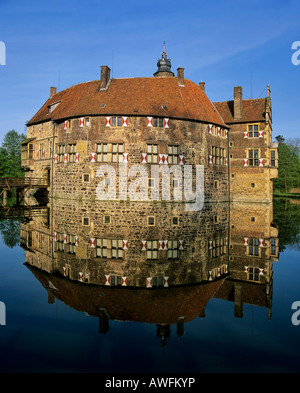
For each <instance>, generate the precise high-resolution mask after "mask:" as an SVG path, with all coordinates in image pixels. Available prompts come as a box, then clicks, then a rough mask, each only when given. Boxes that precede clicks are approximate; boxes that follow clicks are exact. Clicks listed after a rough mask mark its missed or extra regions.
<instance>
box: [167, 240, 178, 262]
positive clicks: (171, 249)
mask: <svg viewBox="0 0 300 393" xmlns="http://www.w3.org/2000/svg"><path fill="white" fill-rule="evenodd" d="M178 247H179V245H178V240H169V241H168V258H169V259H176V258H178Z"/></svg>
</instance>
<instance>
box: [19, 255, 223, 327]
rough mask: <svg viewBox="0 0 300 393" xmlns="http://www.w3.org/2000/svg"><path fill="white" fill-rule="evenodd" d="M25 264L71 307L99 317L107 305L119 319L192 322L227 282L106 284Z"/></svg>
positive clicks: (114, 316)
mask: <svg viewBox="0 0 300 393" xmlns="http://www.w3.org/2000/svg"><path fill="white" fill-rule="evenodd" d="M25 266H27V268H28V269H29V270H30V271H31V272H32V273H33V274H34V276H35V277H36V278H37V280H39V281H40V282H41V284H42V285H43V286H44V287H46V288H48V289H49V281H51V283H52V284H53V285H54V287H55V288H56V289H57V291H55V292H53V294H54V295H55V297H57V298H58V299H59V300H61V301H63V302H64V303H65V304H66V305H68V306H69V307H72V308H73V309H75V310H78V311H82V312H86V313H88V314H89V315H94V316H99V308H105V309H106V310H107V312H108V314H109V316H110V319H114V320H118V321H135V322H146V323H167V324H174V323H177V322H178V318H179V317H181V316H184V322H189V321H192V320H193V319H194V318H196V317H198V316H199V313H200V311H202V310H203V309H204V308H205V306H206V305H207V304H208V302H209V301H210V299H212V298H213V297H214V294H215V293H216V291H217V290H218V289H219V288H220V287H221V286H222V285H223V284H224V281H226V280H225V279H219V280H216V281H211V282H203V283H200V284H198V285H185V286H178V287H169V288H155V289H148V288H132V287H131V288H127V287H125V288H124V287H119V286H112V287H106V286H98V285H91V284H83V283H80V282H76V281H72V280H69V279H66V278H63V277H62V276H58V275H55V274H51V275H50V274H49V273H47V272H45V271H43V270H41V269H38V268H37V267H34V266H32V265H29V264H28V263H26V264H25ZM100 292H101V293H102V296H99V293H100Z"/></svg>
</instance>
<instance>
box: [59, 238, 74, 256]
mask: <svg viewBox="0 0 300 393" xmlns="http://www.w3.org/2000/svg"><path fill="white" fill-rule="evenodd" d="M55 249H56V252H64V253H67V254H76V242H75V236H73V235H65V234H62V233H58V234H57V239H56V241H55Z"/></svg>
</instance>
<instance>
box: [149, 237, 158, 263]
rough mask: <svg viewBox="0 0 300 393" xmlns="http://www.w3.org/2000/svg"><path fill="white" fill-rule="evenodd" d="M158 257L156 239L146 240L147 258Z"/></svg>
mask: <svg viewBox="0 0 300 393" xmlns="http://www.w3.org/2000/svg"><path fill="white" fill-rule="evenodd" d="M157 258H158V241H157V240H148V241H147V259H157Z"/></svg>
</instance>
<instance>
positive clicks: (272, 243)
mask: <svg viewBox="0 0 300 393" xmlns="http://www.w3.org/2000/svg"><path fill="white" fill-rule="evenodd" d="M276 254H277V253H276V239H271V255H276Z"/></svg>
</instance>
